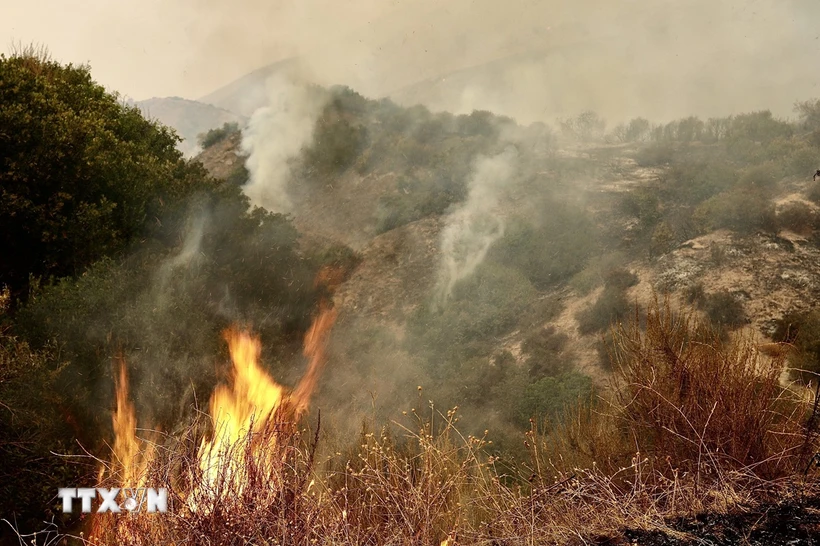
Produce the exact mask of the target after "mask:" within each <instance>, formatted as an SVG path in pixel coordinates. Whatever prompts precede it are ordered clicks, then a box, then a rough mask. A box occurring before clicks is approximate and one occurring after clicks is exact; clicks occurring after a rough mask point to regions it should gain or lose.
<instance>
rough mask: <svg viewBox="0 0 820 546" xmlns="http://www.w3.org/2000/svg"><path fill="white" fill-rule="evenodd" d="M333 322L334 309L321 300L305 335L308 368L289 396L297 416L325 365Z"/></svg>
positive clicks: (334, 320) (306, 402) (305, 407)
mask: <svg viewBox="0 0 820 546" xmlns="http://www.w3.org/2000/svg"><path fill="white" fill-rule="evenodd" d="M335 322H336V309H334V308H333V307H331V306H330V304H328V303H327V301H324V300H323V301H322V302H321V303H320V304H319V314H318V315H317V316H316V318H315V319H314V321H313V324H311V325H310V328H309V329H308V331H307V333H306V334H305V342H304V350H303V354H304V355H305V356H306V357H307V358H308V359H309V363H308V368H307V371H306V372H305V375H304V377H302V380H301V381H299V384H298V385H297V386H296V388H295V389H294V390H293V395H292V396H291V399H292V400H293V402H294V405H295V409H296V414H297V415H299V414H301V413H302V412H304V411H305V410H306V409H307V408H308V403H309V402H310V396H311V395H312V394H313V391H314V389H315V388H316V383H317V382H318V380H319V376H320V375H321V373H322V369H323V368H324V365H325V348H326V347H327V340H328V337H329V335H328V334H329V333H330V329H331V328H333V324H334V323H335Z"/></svg>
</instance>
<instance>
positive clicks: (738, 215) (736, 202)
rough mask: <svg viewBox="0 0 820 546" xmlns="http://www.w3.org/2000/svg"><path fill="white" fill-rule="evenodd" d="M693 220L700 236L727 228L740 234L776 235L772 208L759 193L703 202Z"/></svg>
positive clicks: (737, 192) (730, 194) (735, 193)
mask: <svg viewBox="0 0 820 546" xmlns="http://www.w3.org/2000/svg"><path fill="white" fill-rule="evenodd" d="M694 218H695V221H696V223H697V224H698V225H699V226H700V228H701V231H702V232H708V231H712V230H714V229H718V228H728V229H731V230H733V231H736V232H738V233H741V234H750V233H753V232H755V231H757V230H764V231H770V232H771V231H775V229H776V227H777V219H776V216H775V212H774V205H773V204H772V203H771V202H770V201H769V199H768V198H767V197H766V196H765V195H764V194H763V193H762V192H760V191H751V190H741V189H737V190H732V191H728V192H724V193H721V194H719V195H716V196H715V197H712V198H711V199H708V200H706V201H704V202H703V203H702V204H701V205H699V206H698V207H697V209H695V214H694Z"/></svg>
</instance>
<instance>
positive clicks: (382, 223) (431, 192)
mask: <svg viewBox="0 0 820 546" xmlns="http://www.w3.org/2000/svg"><path fill="white" fill-rule="evenodd" d="M465 193H466V187H465V184H464V183H463V182H455V181H453V180H451V179H450V178H449V177H448V176H446V175H444V176H440V177H435V176H424V177H420V176H417V177H413V178H407V177H400V178H399V180H398V182H397V184H396V191H395V192H392V193H389V194H386V195H382V196H381V197H380V198H379V202H378V204H377V206H376V232H377V233H384V232H386V231H390V230H391V229H395V228H397V227H401V226H403V225H405V224H409V223H410V222H415V221H416V220H420V219H422V218H426V217H427V216H431V215H434V214H442V213H443V212H444V211H446V210H447V209H448V208H449V207H450V206H451V205H453V204H454V203H457V202H459V201H462V200H463V199H464V197H465Z"/></svg>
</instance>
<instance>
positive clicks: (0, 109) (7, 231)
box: [0, 52, 215, 296]
mask: <svg viewBox="0 0 820 546" xmlns="http://www.w3.org/2000/svg"><path fill="white" fill-rule="evenodd" d="M178 140H179V138H178V137H177V136H176V135H175V134H174V133H173V132H172V131H171V130H170V129H168V128H166V127H163V126H161V125H158V124H156V123H154V122H151V121H148V120H146V119H144V118H143V117H142V115H141V114H140V112H139V110H138V109H137V108H134V107H130V106H127V105H125V104H123V103H122V102H121V101H120V100H119V98H118V96H117V95H116V94H112V93H108V92H106V90H105V89H104V88H103V87H102V86H101V85H99V84H97V83H96V82H94V81H93V79H92V78H91V74H90V72H89V68H88V67H87V66H73V65H67V66H63V65H60V64H59V63H56V62H54V61H51V60H49V59H48V58H46V57H45V56H44V55H39V56H37V55H32V54H31V53H30V52H24V53H22V54H18V55H12V56H11V57H8V58H7V57H5V56H3V55H0V255H2V256H3V260H2V261H0V284H5V285H7V286H9V287H10V289H11V290H12V293H13V294H14V295H17V296H19V295H24V294H25V293H26V292H27V289H28V286H29V282H30V281H29V279H30V278H31V277H32V276H33V277H40V278H49V277H61V276H66V275H73V274H77V273H80V272H82V271H83V270H84V269H85V268H86V267H87V266H88V265H90V264H91V263H92V262H94V261H95V260H97V259H99V258H100V257H102V256H106V255H111V254H114V253H117V252H118V251H121V250H123V249H124V248H126V247H127V246H128V245H129V243H131V242H132V241H133V240H135V239H136V238H138V237H141V236H144V235H146V234H147V233H148V232H151V231H153V230H156V229H157V228H158V227H160V226H161V225H162V221H163V219H164V218H165V217H166V216H167V215H168V214H170V213H172V212H174V211H176V210H177V208H178V207H179V206H180V205H181V204H182V202H183V201H184V200H186V199H187V197H188V196H190V195H191V194H192V193H194V192H196V191H199V190H204V189H207V188H209V187H212V186H213V185H214V184H215V182H213V181H210V180H209V178H208V177H207V176H206V174H205V172H204V169H203V168H202V167H201V166H199V165H198V164H194V163H186V162H185V161H184V160H183V159H182V155H181V154H180V152H179V151H177V149H176V144H177V142H178Z"/></svg>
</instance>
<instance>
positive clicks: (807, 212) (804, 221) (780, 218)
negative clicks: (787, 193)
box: [777, 201, 817, 235]
mask: <svg viewBox="0 0 820 546" xmlns="http://www.w3.org/2000/svg"><path fill="white" fill-rule="evenodd" d="M777 223H778V224H779V226H780V227H781V228H785V229H788V230H790V231H793V232H795V233H799V234H801V235H807V234H809V233H811V231H812V230H813V229H814V226H815V225H816V224H817V213H816V212H815V210H814V209H813V208H812V207H811V206H809V205H808V204H806V203H803V202H799V201H796V202H793V203H789V204H787V205H785V206H784V207H783V208H782V209H781V210H780V212H779V213H778V214H777Z"/></svg>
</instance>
